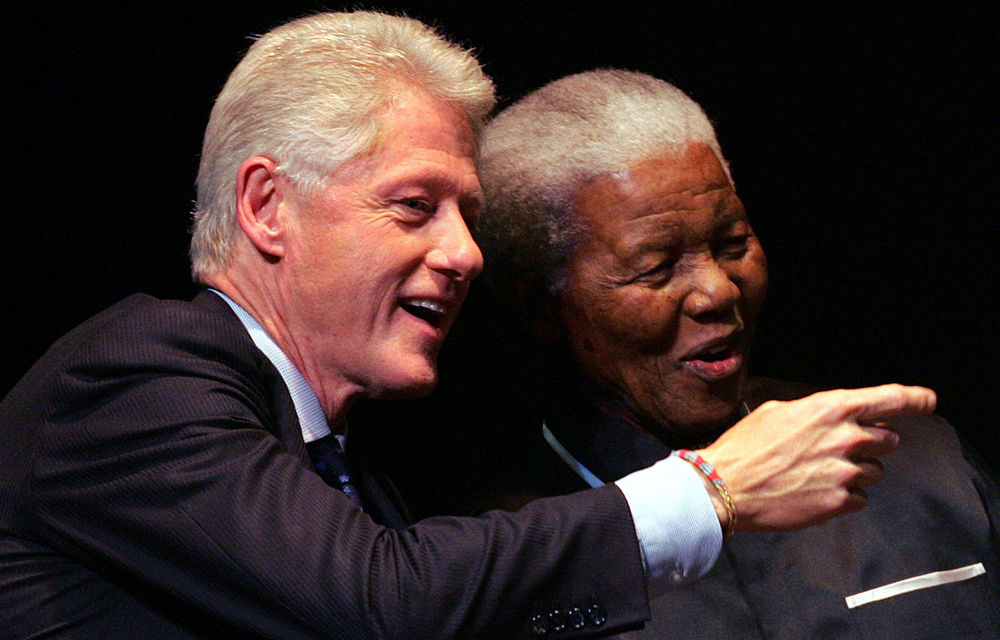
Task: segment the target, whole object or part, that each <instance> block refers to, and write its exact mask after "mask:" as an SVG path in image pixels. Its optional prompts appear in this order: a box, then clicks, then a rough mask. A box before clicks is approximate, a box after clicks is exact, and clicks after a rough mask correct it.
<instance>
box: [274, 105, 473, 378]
mask: <svg viewBox="0 0 1000 640" xmlns="http://www.w3.org/2000/svg"><path fill="white" fill-rule="evenodd" d="M382 140H383V142H382V143H381V145H380V146H379V148H378V149H377V150H376V151H375V152H373V153H371V154H369V155H366V156H362V157H360V158H356V159H355V160H352V161H350V162H348V163H347V164H346V165H344V166H342V167H340V168H339V169H338V170H337V171H336V172H335V173H334V174H333V175H332V176H330V177H329V179H328V180H327V181H326V182H325V183H324V185H323V186H322V187H321V188H320V189H319V190H318V191H317V192H316V193H312V194H310V195H308V196H302V197H299V198H297V199H292V200H290V202H289V205H288V206H289V207H290V209H289V213H290V216H289V220H290V221H291V225H290V229H291V231H290V234H289V235H290V240H289V243H288V250H287V253H286V255H285V257H284V263H285V268H284V269H283V270H282V271H281V274H282V281H281V282H280V286H279V290H280V291H281V292H282V296H283V299H284V302H285V303H286V304H285V305H284V306H285V308H286V311H287V314H288V316H289V325H290V327H291V329H292V336H293V341H294V342H295V348H297V349H298V350H300V351H301V352H303V353H304V354H307V355H306V356H304V358H305V359H306V360H308V363H307V365H306V369H307V372H306V375H307V376H308V375H310V374H312V373H313V371H315V375H314V377H315V378H316V379H334V380H340V381H347V382H348V383H349V384H352V385H355V386H357V387H360V388H361V389H363V390H364V391H365V393H366V395H372V396H381V395H394V394H400V393H402V394H406V395H410V394H414V393H421V392H427V391H429V390H430V388H431V387H432V386H433V384H434V382H435V381H436V375H437V372H436V358H437V353H438V350H439V349H440V347H441V343H442V341H443V340H444V338H445V335H446V334H447V332H448V329H449V328H450V327H451V325H452V323H453V322H454V320H455V316H456V314H457V313H458V310H459V307H460V306H461V304H462V301H463V300H464V299H465V295H466V293H467V291H468V287H469V283H470V281H471V280H472V279H473V278H475V277H476V275H478V273H479V272H480V271H481V270H482V266H483V258H482V254H481V253H480V251H479V248H478V247H477V246H476V244H475V242H474V241H473V239H472V236H471V233H470V226H471V225H473V224H474V223H475V221H476V218H477V217H478V215H479V207H480V200H481V195H480V187H479V179H478V176H477V174H476V166H475V160H474V151H475V146H474V145H475V143H474V139H473V134H472V129H471V127H470V126H469V123H468V121H467V119H466V118H465V115H464V114H463V113H461V112H460V111H458V110H457V109H455V108H454V107H452V106H451V105H449V104H447V103H445V102H443V101H441V100H439V99H437V98H435V97H433V96H431V95H430V94H428V93H427V92H425V91H423V90H421V89H418V88H414V87H409V86H402V87H400V90H399V91H398V92H397V94H396V96H395V99H394V102H393V106H392V108H391V109H390V111H389V112H388V115H387V116H386V120H385V123H384V129H383V136H382Z"/></svg>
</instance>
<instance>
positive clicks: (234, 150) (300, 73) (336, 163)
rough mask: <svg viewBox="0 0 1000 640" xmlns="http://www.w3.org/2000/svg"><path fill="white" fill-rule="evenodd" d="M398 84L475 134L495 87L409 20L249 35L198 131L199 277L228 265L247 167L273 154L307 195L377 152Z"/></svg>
mask: <svg viewBox="0 0 1000 640" xmlns="http://www.w3.org/2000/svg"><path fill="white" fill-rule="evenodd" d="M399 83H404V84H411V85H415V86H418V87H421V88H423V89H425V90H427V91H428V92H430V93H431V94H433V95H435V96H437V97H439V98H441V99H443V100H445V101H446V102H448V103H450V104H452V105H454V106H455V107H456V108H458V109H459V110H460V111H462V112H463V113H465V114H466V116H467V117H468V119H469V121H470V123H471V124H472V127H473V129H474V130H475V131H477V132H478V131H479V129H480V127H481V125H482V122H483V120H484V119H485V117H486V116H487V115H488V114H489V112H490V110H491V109H492V108H493V105H494V103H495V99H494V89H493V83H492V81H491V80H490V79H489V78H488V77H487V76H486V75H485V74H484V73H483V71H482V68H481V67H480V65H479V63H478V62H477V61H476V59H475V58H474V57H473V56H472V54H471V53H470V52H469V51H467V50H465V49H463V48H461V47H459V46H457V45H455V44H452V43H449V42H448V41H447V40H445V39H444V38H443V37H442V36H441V35H439V34H438V33H437V32H435V31H434V30H433V29H432V28H430V27H428V26H427V25H425V24H423V23H422V22H420V21H418V20H414V19H412V18H406V17H400V16H392V15H386V14H382V13H376V12H370V11H357V12H349V13H322V14H316V15H311V16H307V17H304V18H300V19H298V20H294V21H292V22H289V23H288V24H285V25H283V26H280V27H278V28H276V29H274V30H272V31H270V32H269V33H267V34H265V35H264V36H261V37H260V38H259V39H257V41H256V42H255V43H254V44H253V45H252V46H251V47H250V49H249V51H247V54H246V55H245V56H244V57H243V59H242V60H241V61H240V63H239V64H238V65H237V66H236V68H235V69H234V70H233V72H232V73H231V74H230V76H229V79H228V80H227V81H226V85H225V87H223V89H222V92H221V93H220V94H219V97H218V98H217V99H216V101H215V106H214V108H213V109H212V115H211V118H210V119H209V123H208V128H207V129H206V131H205V139H204V145H203V148H202V155H201V165H200V167H199V170H198V198H197V202H196V205H195V212H194V227H193V235H192V238H191V270H192V274H193V275H194V277H195V279H199V280H200V279H203V278H204V277H205V276H206V275H208V274H211V273H213V272H216V271H219V270H221V269H224V268H225V267H226V266H227V265H228V263H229V260H230V259H231V257H232V252H233V247H234V246H235V243H234V240H235V237H236V231H237V225H236V213H235V212H236V201H235V184H236V175H237V171H238V169H239V167H240V165H241V164H242V163H243V161H244V160H246V159H247V158H249V157H251V156H254V155H262V156H266V157H269V158H271V159H272V160H274V161H275V162H276V163H277V164H278V168H279V170H280V171H281V172H282V173H283V174H285V175H286V176H288V177H289V178H290V179H291V180H292V182H293V184H294V185H295V186H296V188H297V189H299V190H302V191H303V192H308V191H309V190H310V189H314V188H315V187H317V186H319V185H320V184H322V182H323V180H324V179H325V178H326V177H328V176H329V175H330V174H331V173H333V172H334V171H335V170H336V169H337V168H338V167H340V166H341V165H342V164H344V163H345V162H347V161H348V160H350V159H352V158H354V157H356V156H358V155H361V154H364V153H368V152H370V151H373V150H375V149H376V148H377V147H378V144H379V142H380V141H379V133H380V127H381V125H382V116H383V115H384V114H385V112H386V110H387V109H388V108H389V107H390V106H391V104H392V100H393V89H394V88H395V89H398V84H399ZM394 85H395V86H394Z"/></svg>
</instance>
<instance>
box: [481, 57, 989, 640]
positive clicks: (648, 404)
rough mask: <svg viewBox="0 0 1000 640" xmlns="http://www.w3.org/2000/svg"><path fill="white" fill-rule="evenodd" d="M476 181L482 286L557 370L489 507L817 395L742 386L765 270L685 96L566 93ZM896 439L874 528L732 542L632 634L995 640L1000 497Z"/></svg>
mask: <svg viewBox="0 0 1000 640" xmlns="http://www.w3.org/2000/svg"><path fill="white" fill-rule="evenodd" d="M480 180H481V182H482V184H483V188H484V192H485V193H486V196H487V204H486V206H485V208H484V211H483V215H482V217H481V221H480V225H479V227H478V232H477V239H478V240H479V241H480V243H481V246H482V247H483V251H484V254H485V255H486V257H487V262H486V265H487V270H488V276H490V280H491V281H492V282H493V283H494V284H495V285H496V287H497V289H498V290H499V291H500V292H501V294H502V299H503V300H504V301H506V302H507V304H508V305H509V306H510V307H511V308H514V309H516V310H517V312H518V314H519V315H520V317H521V318H522V319H523V320H524V321H525V322H526V324H527V326H528V327H529V328H530V329H531V331H532V333H533V334H534V336H535V337H536V339H537V341H538V342H537V344H538V345H543V346H544V347H545V349H546V351H547V353H548V355H549V356H550V359H551V362H552V363H554V364H553V366H555V367H558V369H559V374H558V375H552V374H551V372H548V373H549V375H548V378H549V380H551V383H550V384H548V385H546V386H545V388H544V393H540V394H539V395H540V397H542V398H543V402H544V410H543V411H544V421H539V423H536V424H535V425H534V426H533V431H534V433H533V434H532V436H531V437H530V438H528V439H527V448H528V449H530V452H529V453H528V454H527V456H526V460H527V462H525V463H524V464H518V462H520V460H519V459H518V458H516V457H513V456H512V458H513V460H512V463H511V465H510V467H511V468H510V469H509V476H508V478H512V479H513V480H512V485H508V488H507V491H506V492H505V493H503V495H502V497H500V498H496V497H494V500H495V502H494V504H502V505H504V506H506V507H508V508H515V507H516V506H518V505H519V504H521V503H522V502H526V501H527V500H529V499H531V498H533V497H537V496H540V495H558V494H562V493H568V492H572V491H576V490H579V489H581V488H584V487H587V486H600V485H602V484H603V483H604V482H613V481H615V480H617V479H618V478H620V477H622V476H624V475H626V474H628V473H630V472H631V471H633V470H635V469H639V468H642V467H644V466H646V465H647V464H649V462H650V461H653V460H658V459H661V458H662V457H664V456H667V455H670V454H671V452H678V451H684V450H686V449H699V448H704V447H706V446H708V447H710V446H711V445H710V443H712V442H714V441H716V439H717V438H719V437H720V435H721V437H722V438H725V437H727V436H728V435H729V434H725V435H723V434H724V432H725V430H726V429H727V428H728V427H729V426H730V425H732V424H734V423H735V422H736V421H737V420H739V419H740V417H741V416H744V415H746V414H747V413H748V412H749V411H750V410H751V409H753V408H755V407H757V406H760V405H761V404H762V403H764V402H766V401H768V400H773V399H790V398H795V397H800V396H802V395H804V394H805V393H806V387H805V386H804V385H793V384H790V383H785V382H779V381H775V380H765V379H755V378H749V377H748V374H747V359H748V356H749V351H750V344H751V340H752V337H753V329H754V323H755V320H756V317H757V315H758V312H759V310H760V308H761V305H762V303H763V300H764V293H765V289H766V285H767V266H766V262H765V258H764V252H763V249H762V247H761V243H760V240H759V239H758V237H757V236H756V234H755V233H754V231H753V228H752V227H751V225H750V222H749V219H748V217H747V213H746V211H745V209H744V208H743V204H742V203H741V202H740V199H739V197H738V196H737V195H736V191H735V189H734V186H733V181H732V178H731V176H730V172H729V167H728V165H727V163H726V160H725V158H724V157H723V155H722V151H721V149H720V146H719V143H718V141H717V139H716V136H715V132H714V130H713V127H712V125H711V123H710V122H709V120H708V118H707V117H706V115H705V114H704V112H703V111H702V109H701V108H700V107H699V106H698V104H696V103H695V102H694V101H693V100H692V99H691V98H689V97H688V96H687V95H685V94H684V93H683V92H682V91H680V90H679V89H677V88H676V87H674V86H672V85H670V84H668V83H666V82H663V81H661V80H658V79H656V78H653V77H651V76H649V75H646V74H642V73H636V72H629V71H622V70H599V71H593V72H588V73H581V74H576V75H572V76H568V77H565V78H562V79H560V80H557V81H554V82H552V83H550V84H548V85H546V86H545V87H542V88H541V89H539V90H537V91H535V92H533V93H531V94H529V95H528V96H526V97H525V98H524V99H522V100H521V101H519V102H517V103H515V104H514V105H512V106H511V107H509V108H508V109H506V110H504V111H503V112H501V113H500V114H499V115H498V116H497V117H496V118H494V119H493V121H492V122H490V124H489V125H488V126H487V128H486V130H485V132H484V134H483V141H482V144H481V161H480ZM891 422H892V424H893V426H894V427H896V428H897V429H898V430H899V433H900V435H901V437H902V443H901V445H900V448H899V450H898V451H897V452H896V453H895V454H894V455H893V456H891V457H890V458H888V459H887V460H886V462H885V480H884V481H883V482H882V483H880V484H879V485H878V486H877V487H874V488H871V489H870V490H869V491H868V499H869V501H870V502H869V506H868V507H867V508H866V509H865V510H864V511H861V512H859V513H855V514H851V515H849V516H845V517H843V518H837V519H835V520H832V521H830V522H827V523H825V524H824V525H822V526H820V527H814V528H810V529H806V530H802V531H795V532H790V533H762V532H748V533H742V532H741V533H738V534H737V535H736V536H735V537H734V538H733V539H732V540H731V541H729V542H727V543H726V545H725V546H724V550H723V554H722V555H721V556H720V559H719V561H718V562H717V563H716V565H715V567H714V568H713V569H712V571H711V572H710V573H709V574H708V575H707V576H706V577H705V578H704V579H702V580H700V581H698V582H697V583H692V584H689V585H685V586H684V587H680V588H678V589H675V590H672V591H670V592H669V593H666V594H663V595H662V596H660V597H657V598H655V599H654V600H653V602H652V620H651V621H650V623H648V624H647V625H646V627H645V629H644V630H643V631H641V632H640V631H637V632H633V633H629V634H625V636H626V637H644V638H671V639H674V638H706V637H712V638H740V639H744V638H746V639H754V640H763V639H768V640H775V639H787V640H796V639H799V638H823V639H824V640H832V639H839V638H843V639H857V640H861V639H862V638H880V639H889V638H899V639H900V640H904V639H905V640H915V639H920V638H953V637H956V638H957V637H961V638H996V637H1000V581H998V580H1000V562H998V558H997V552H998V550H1000V536H998V533H997V524H998V520H997V519H998V518H1000V504H998V498H997V490H996V486H995V484H994V483H993V482H992V481H991V479H990V478H989V477H988V476H987V475H985V474H984V473H982V472H981V471H979V470H978V469H977V468H976V467H975V466H974V465H972V464H970V463H969V462H967V461H966V460H965V459H964V457H963V451H962V448H961V446H960V445H959V442H958V439H957V438H956V436H955V434H954V432H953V431H952V429H951V428H950V427H949V426H948V425H947V424H945V423H944V422H943V421H941V420H939V419H936V418H930V417H912V416H911V417H906V418H903V417H899V418H894V419H893V420H892V421H891ZM767 464H768V463H767V461H764V462H763V465H764V466H762V467H761V469H762V472H763V473H767V471H766V469H767V468H768V467H767V466H766V465H767ZM477 472H478V473H480V474H482V471H481V470H477ZM724 475H725V474H723V476H724ZM495 484H496V485H497V486H501V485H502V483H501V482H500V481H497V482H496V483H495Z"/></svg>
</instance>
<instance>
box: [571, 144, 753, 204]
mask: <svg viewBox="0 0 1000 640" xmlns="http://www.w3.org/2000/svg"><path fill="white" fill-rule="evenodd" d="M573 204H574V208H575V209H576V211H577V213H578V215H579V217H580V218H581V222H584V223H588V222H590V223H592V222H594V221H595V220H598V219H604V218H607V217H611V216H613V217H615V218H618V219H620V220H622V221H627V220H633V219H639V218H644V217H646V216H650V215H656V214H659V213H663V212H669V211H676V212H683V211H685V210H690V209H697V210H705V209H711V210H713V211H715V212H717V213H718V215H720V216H730V215H741V214H742V206H741V205H740V204H739V200H738V198H736V194H735V190H734V189H733V185H732V182H731V181H730V180H729V177H728V175H727V174H726V171H725V169H724V168H723V166H722V163H721V162H720V161H719V159H718V157H717V156H716V155H715V153H714V152H713V151H712V150H711V149H710V148H709V147H708V146H707V145H703V144H692V145H689V146H688V147H686V148H685V149H684V150H683V151H681V152H679V153H676V152H669V151H667V152H663V153H659V154H655V155H652V156H649V157H647V158H644V159H643V160H640V161H638V162H636V163H634V164H633V165H631V166H629V167H625V168H622V169H620V170H617V171H612V172H608V173H604V174H601V175H599V176H597V177H596V178H594V179H592V180H590V181H588V182H587V183H585V184H584V185H583V186H582V187H581V188H580V189H578V190H577V192H576V194H575V198H574V203H573ZM737 209H738V210H739V211H735V210H737ZM731 210H732V211H731Z"/></svg>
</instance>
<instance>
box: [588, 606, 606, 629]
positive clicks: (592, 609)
mask: <svg viewBox="0 0 1000 640" xmlns="http://www.w3.org/2000/svg"><path fill="white" fill-rule="evenodd" d="M587 618H588V619H589V620H590V624H592V625H594V626H595V627H599V626H601V625H602V624H604V623H605V622H607V621H608V614H607V613H606V612H605V611H604V607H602V606H601V605H599V604H592V605H590V606H589V607H587Z"/></svg>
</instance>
